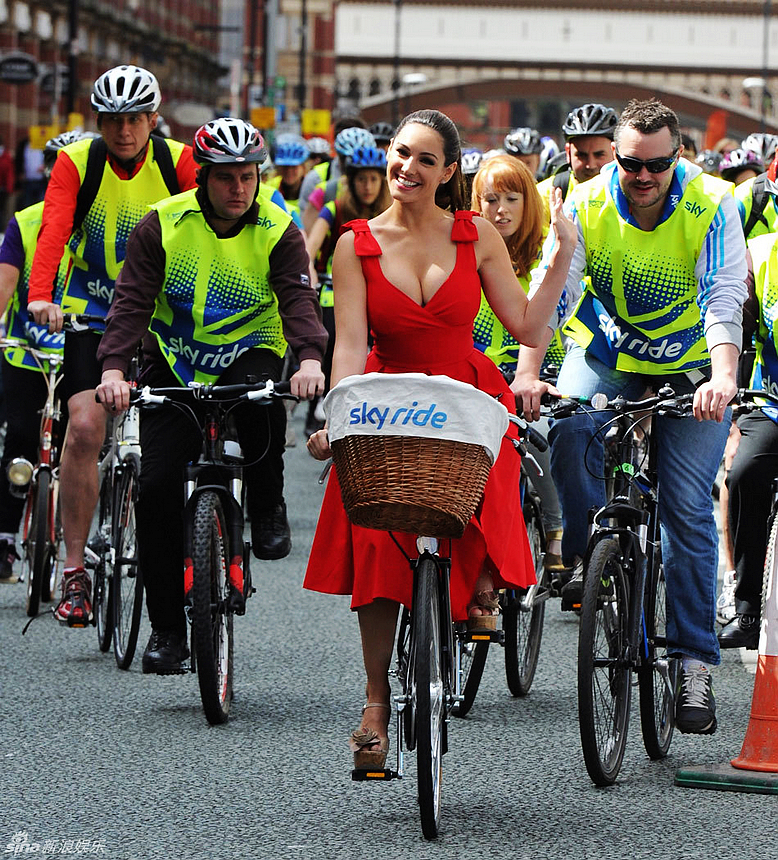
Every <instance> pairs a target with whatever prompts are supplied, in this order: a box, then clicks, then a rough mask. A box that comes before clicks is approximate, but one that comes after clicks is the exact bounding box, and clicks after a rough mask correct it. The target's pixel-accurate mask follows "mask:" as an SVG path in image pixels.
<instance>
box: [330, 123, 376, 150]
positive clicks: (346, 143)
mask: <svg viewBox="0 0 778 860" xmlns="http://www.w3.org/2000/svg"><path fill="white" fill-rule="evenodd" d="M358 146H370V147H372V148H373V149H375V148H376V142H375V138H374V137H373V135H372V134H370V132H369V131H368V130H367V129H366V128H357V127H356V126H354V127H352V128H344V129H343V131H342V132H340V134H338V136H337V137H336V138H335V152H337V153H338V155H342V156H343V157H344V158H347V157H348V156H349V155H351V153H352V152H353V151H354V150H355V149H356V148H357V147H358Z"/></svg>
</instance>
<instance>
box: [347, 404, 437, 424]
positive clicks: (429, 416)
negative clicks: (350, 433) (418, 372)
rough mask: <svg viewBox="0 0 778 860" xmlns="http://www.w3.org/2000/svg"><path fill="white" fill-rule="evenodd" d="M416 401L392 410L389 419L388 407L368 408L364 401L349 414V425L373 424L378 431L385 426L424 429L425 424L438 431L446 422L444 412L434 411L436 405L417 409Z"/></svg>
mask: <svg viewBox="0 0 778 860" xmlns="http://www.w3.org/2000/svg"><path fill="white" fill-rule="evenodd" d="M418 405H419V404H418V401H416V400H414V401H413V403H411V405H410V406H400V407H398V408H397V409H395V410H394V412H393V413H392V416H391V418H390V417H389V411H390V409H389V407H388V406H384V407H378V406H372V407H371V406H369V405H368V403H367V401H364V402H363V403H362V405H361V406H355V407H354V408H353V409H352V410H351V412H350V413H349V416H350V421H349V424H351V425H354V424H375V425H376V427H378V429H379V430H380V429H381V428H382V427H383V426H384V425H385V424H388V425H391V424H398V425H402V424H415V425H416V426H417V427H425V426H426V425H427V424H429V425H430V427H434V428H435V429H436V430H440V429H441V428H442V427H443V426H444V425H445V423H446V421H447V420H448V414H447V413H446V412H438V411H436V410H437V408H438V405H437V403H432V404H431V405H430V406H428V407H427V408H425V409H418V408H417V407H418Z"/></svg>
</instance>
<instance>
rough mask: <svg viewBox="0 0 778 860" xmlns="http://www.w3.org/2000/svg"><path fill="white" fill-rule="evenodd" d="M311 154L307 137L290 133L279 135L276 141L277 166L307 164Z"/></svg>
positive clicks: (275, 159)
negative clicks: (283, 135)
mask: <svg viewBox="0 0 778 860" xmlns="http://www.w3.org/2000/svg"><path fill="white" fill-rule="evenodd" d="M310 155H311V151H310V150H309V149H308V144H307V143H306V141H305V138H302V137H297V136H295V135H290V136H289V137H279V138H278V140H277V141H276V155H275V158H274V159H273V161H274V162H275V165H276V167H294V166H296V165H298V164H305V162H306V161H307V160H308V158H309V157H310Z"/></svg>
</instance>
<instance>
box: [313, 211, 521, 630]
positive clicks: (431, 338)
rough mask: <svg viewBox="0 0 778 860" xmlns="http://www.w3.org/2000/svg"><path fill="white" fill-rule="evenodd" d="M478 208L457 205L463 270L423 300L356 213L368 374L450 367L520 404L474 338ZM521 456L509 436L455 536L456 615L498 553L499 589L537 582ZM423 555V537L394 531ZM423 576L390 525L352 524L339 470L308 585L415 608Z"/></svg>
mask: <svg viewBox="0 0 778 860" xmlns="http://www.w3.org/2000/svg"><path fill="white" fill-rule="evenodd" d="M472 218H473V213H472V212H464V211H462V212H457V213H456V214H455V220H454V225H453V228H452V231H451V239H452V241H453V242H455V243H456V246H457V257H456V265H455V267H454V271H453V272H452V273H451V275H450V276H449V277H448V279H447V280H446V281H445V283H444V284H443V285H442V286H441V287H440V289H439V290H438V291H437V292H436V293H435V295H434V296H433V297H432V298H431V299H430V301H429V302H427V304H426V305H424V306H421V305H419V304H417V303H416V302H415V301H414V300H413V299H412V298H411V297H410V296H409V295H407V294H406V293H404V292H402V290H399V289H398V288H397V287H395V286H394V285H393V284H391V283H390V282H389V281H388V280H387V279H386V278H385V277H384V274H383V272H382V271H381V262H380V257H381V248H380V246H379V244H378V242H377V241H376V239H375V237H374V236H373V234H372V233H371V232H370V228H369V226H368V223H367V221H364V220H361V221H351V222H349V223H348V224H347V225H346V228H350V229H352V230H353V231H354V233H355V236H354V248H355V251H356V254H357V256H358V257H359V258H360V261H361V263H362V271H363V273H364V276H365V282H366V284H367V318H368V323H369V326H370V330H371V333H372V335H373V338H374V344H375V345H374V346H373V349H372V351H371V352H370V354H369V355H368V357H367V362H366V364H365V372H366V373H367V372H370V371H377V372H379V373H410V372H414V373H426V374H442V375H445V376H450V377H451V378H452V379H458V380H461V381H462V382H469V383H470V384H471V385H474V386H475V387H476V388H480V389H481V390H482V391H485V392H486V393H487V394H491V395H492V396H496V395H498V394H501V395H502V397H501V402H502V403H503V404H504V405H505V406H506V407H507V408H508V409H510V410H511V411H513V402H514V401H513V395H512V394H511V391H510V389H509V388H508V385H507V383H506V382H505V380H504V379H503V376H502V374H501V373H500V371H499V370H498V369H497V367H496V365H495V364H494V362H492V361H491V360H490V359H489V358H487V357H486V356H485V355H484V354H483V353H482V352H480V351H479V350H477V349H476V348H475V347H474V346H473V320H474V319H475V315H476V314H477V313H478V309H479V307H480V302H481V281H480V278H479V276H478V271H477V268H476V257H475V249H474V248H473V242H474V241H475V240H476V239H477V238H478V231H477V229H476V226H475V225H474V224H473V222H472ZM520 465H521V463H520V457H519V456H518V454H517V453H516V450H515V449H514V447H513V445H512V444H511V442H510V441H509V440H507V439H504V440H503V443H502V449H501V451H500V454H499V456H498V458H497V460H496V462H495V464H494V466H493V467H492V470H491V472H490V473H489V479H488V481H487V483H486V489H485V491H484V497H483V500H482V502H481V504H480V505H479V507H478V510H477V511H476V514H475V515H474V516H473V518H472V520H471V521H470V523H468V526H467V528H466V529H465V533H464V535H463V536H462V537H461V538H459V539H457V540H452V541H451V558H452V563H451V604H452V612H453V615H454V618H455V619H456V620H464V619H465V618H466V617H467V606H468V604H469V603H470V601H471V600H472V597H473V591H474V589H475V583H476V580H477V578H478V575H479V573H480V572H481V569H482V567H483V565H484V563H485V561H486V560H487V559H488V560H489V561H490V562H491V566H492V568H494V569H495V570H497V571H499V574H498V575H497V576H495V587H497V588H504V587H527V586H528V585H531V584H532V583H533V582H534V581H535V574H534V569H533V565H532V556H531V554H530V548H529V542H528V540H527V530H526V528H525V526H524V520H523V518H522V513H521V504H520V500H519V468H520ZM394 536H395V538H396V539H397V541H398V542H399V543H400V545H401V546H402V547H403V549H404V550H405V552H406V554H407V555H408V556H410V557H411V558H413V557H414V556H415V555H416V546H415V537H414V536H413V535H410V534H402V533H400V532H394ZM412 586H413V574H412V572H411V570H410V568H409V566H408V564H407V562H406V561H405V559H404V558H403V555H402V553H401V551H400V549H399V548H398V547H397V545H396V544H395V543H394V541H393V540H392V538H391V537H390V535H389V533H388V532H382V531H376V530H374V529H366V528H361V527H360V526H355V525H352V524H351V522H350V521H349V519H348V517H347V516H346V512H345V509H344V508H343V502H342V499H341V495H340V486H339V485H338V480H337V475H336V474H335V470H334V469H333V470H332V471H331V473H330V478H329V483H328V486H327V489H326V492H325V495H324V501H323V503H322V508H321V514H320V516H319V521H318V525H317V528H316V535H315V537H314V540H313V547H312V549H311V555H310V558H309V561H308V569H307V572H306V575H305V582H304V587H305V588H307V589H310V590H312V591H321V592H325V593H328V594H351V595H352V601H351V607H352V609H357V608H359V607H360V606H365V605H366V604H368V603H371V602H372V601H373V600H375V599H376V598H378V597H383V598H387V599H389V600H396V601H398V602H399V603H402V604H403V605H405V606H410V603H411V597H412Z"/></svg>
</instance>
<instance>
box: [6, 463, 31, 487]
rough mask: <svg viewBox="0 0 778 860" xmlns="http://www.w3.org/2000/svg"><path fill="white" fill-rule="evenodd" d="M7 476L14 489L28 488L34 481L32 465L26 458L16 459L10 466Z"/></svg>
mask: <svg viewBox="0 0 778 860" xmlns="http://www.w3.org/2000/svg"><path fill="white" fill-rule="evenodd" d="M6 474H7V475H8V480H9V481H10V482H11V484H13V485H14V487H26V486H27V484H29V483H30V480H31V479H32V463H31V462H30V461H29V460H25V459H24V457H14V459H13V460H11V462H10V463H9V464H8V468H7V469H6Z"/></svg>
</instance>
